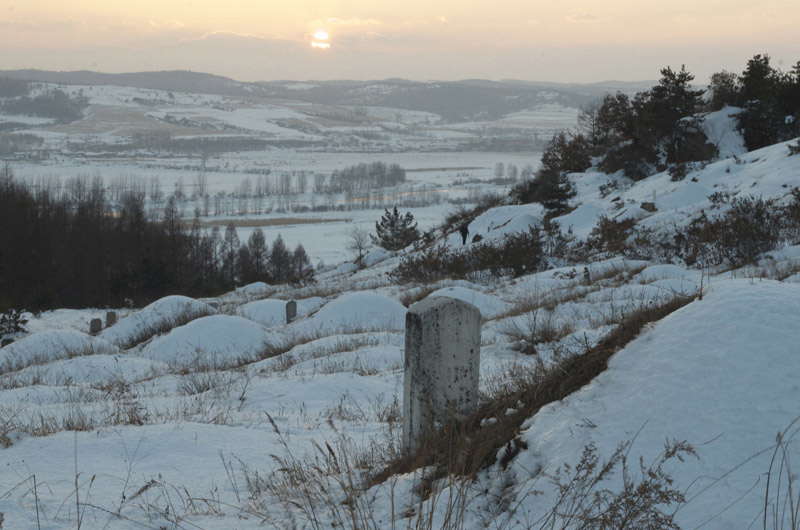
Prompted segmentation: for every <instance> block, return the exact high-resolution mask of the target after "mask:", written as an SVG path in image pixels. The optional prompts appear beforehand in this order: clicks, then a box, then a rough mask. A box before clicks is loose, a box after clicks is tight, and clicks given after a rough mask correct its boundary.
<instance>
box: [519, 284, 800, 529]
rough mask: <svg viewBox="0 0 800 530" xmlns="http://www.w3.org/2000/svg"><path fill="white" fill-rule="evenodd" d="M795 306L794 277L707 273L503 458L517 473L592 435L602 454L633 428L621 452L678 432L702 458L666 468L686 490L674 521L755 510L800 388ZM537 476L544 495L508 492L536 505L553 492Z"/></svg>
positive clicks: (574, 454) (741, 515)
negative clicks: (693, 295)
mask: <svg viewBox="0 0 800 530" xmlns="http://www.w3.org/2000/svg"><path fill="white" fill-rule="evenodd" d="M798 311H800V286H795V285H792V286H787V285H784V284H782V283H779V282H775V281H760V282H755V283H753V282H750V281H746V280H725V281H721V282H716V283H714V284H713V285H712V287H711V288H710V289H708V291H706V294H705V296H704V297H703V300H702V301H695V302H694V303H692V304H690V305H689V306H686V307H685V308H683V309H681V310H679V311H677V312H676V313H673V314H672V315H670V316H668V317H667V318H665V319H664V320H663V321H661V322H659V323H657V324H655V325H654V326H652V327H651V328H649V329H646V330H645V331H644V332H643V334H642V335H641V336H640V337H639V338H637V339H636V340H635V341H633V342H632V343H630V344H629V345H628V346H627V347H625V348H624V349H623V350H622V351H620V352H619V353H617V354H616V355H615V356H614V357H613V358H612V359H611V361H610V362H609V368H608V370H607V371H606V372H604V373H602V374H601V375H600V376H599V377H597V378H596V379H595V380H594V381H593V382H592V383H591V384H590V385H587V386H586V387H584V388H583V389H581V390H580V391H578V392H576V393H574V394H572V395H570V396H568V397H567V398H566V399H564V400H563V401H561V402H557V403H553V404H551V405H548V406H547V407H545V408H543V409H542V410H541V411H539V413H538V414H537V415H536V416H534V417H533V418H531V419H530V420H529V421H528V422H527V426H526V428H525V431H524V432H523V435H522V436H523V439H524V440H525V441H526V442H527V443H528V444H529V448H528V450H527V451H525V454H524V456H522V457H521V458H518V459H515V460H514V462H513V463H512V475H513V476H515V477H516V479H517V480H518V481H519V482H518V484H526V482H527V480H528V478H526V477H530V478H533V477H531V470H532V469H543V470H544V471H545V472H550V473H552V472H553V471H554V470H555V469H556V468H558V467H559V466H562V465H563V464H575V463H577V458H578V456H579V455H580V453H581V451H582V450H583V448H584V447H585V446H586V445H587V444H589V443H594V444H595V445H596V446H597V448H598V453H599V454H600V455H602V456H605V457H608V456H610V455H611V454H612V453H613V451H614V449H615V448H616V446H617V444H618V443H620V442H621V441H625V440H631V439H633V438H634V437H635V441H634V443H633V446H632V449H631V451H630V454H629V461H630V462H638V460H639V457H640V456H641V457H642V458H643V459H644V462H646V463H650V462H653V461H654V460H655V459H656V457H657V456H658V452H659V451H660V450H662V449H663V442H664V440H665V439H670V440H671V439H677V440H686V441H688V442H689V443H690V444H692V445H693V446H694V447H695V448H696V450H697V453H698V457H699V458H698V460H691V461H690V462H689V463H687V464H683V465H681V464H677V465H675V466H674V468H671V471H672V475H673V478H674V479H675V481H676V484H678V485H679V489H684V488H687V489H686V497H687V498H689V499H691V501H690V502H689V503H688V504H687V505H686V506H685V507H684V508H682V509H681V511H680V512H679V513H678V518H677V521H678V523H679V524H680V525H681V527H683V528H694V527H696V526H697V525H700V524H702V523H703V522H705V521H706V519H708V518H710V517H711V516H712V515H714V514H718V516H717V519H715V520H714V522H713V527H714V528H735V527H739V526H740V524H741V523H742V521H750V520H752V519H754V518H755V517H756V516H757V515H758V513H759V510H760V509H761V508H762V507H763V501H764V488H765V483H764V482H763V481H760V480H759V477H760V476H761V475H762V474H763V473H764V472H766V470H767V469H768V468H769V459H770V457H771V452H767V453H760V454H759V452H760V451H762V450H764V449H769V448H770V447H771V446H772V445H773V444H774V441H775V433H777V432H780V431H782V430H783V429H784V428H785V427H786V426H787V425H788V424H789V423H790V422H791V421H792V420H793V419H794V417H795V416H796V414H797V409H796V407H794V406H791V404H792V403H796V397H797V393H798V391H800V384H799V383H798V381H797V378H796V377H795V375H794V374H796V373H797V371H798V370H800V356H798V355H797V348H796V345H797V344H798V343H800V328H798V327H797V326H796V325H795V322H794V321H795V316H796V315H797V314H798ZM792 409H794V410H792ZM586 420H589V421H590V422H591V425H592V426H591V427H586V425H587V424H588V422H587V421H586ZM751 457H754V458H752V459H750V458H751ZM722 477H724V480H723V482H722V483H719V484H717V483H715V481H716V478H719V479H722ZM615 480H618V478H617V479H615ZM614 483H615V482H614V481H612V483H611V484H612V486H611V487H612V488H613V484H614ZM545 486H546V483H542V482H540V483H539V484H537V489H543V490H544V495H542V496H541V497H535V498H534V497H532V496H531V497H525V498H523V496H524V495H525V493H524V488H521V487H517V488H516V492H515V493H516V495H518V496H517V497H516V498H513V499H512V501H511V502H512V504H513V503H515V502H517V501H520V502H522V503H523V505H524V509H525V511H527V512H530V513H542V512H541V511H540V510H541V509H542V508H543V507H547V506H549V505H550V504H549V503H551V502H552V501H553V498H554V497H553V495H555V492H553V491H551V490H549V489H548V488H546V487H545ZM706 488H708V489H706ZM751 488H752V489H751ZM740 497H741V498H740ZM737 499H739V500H738V501H737ZM735 501H736V502H735ZM726 506H728V507H729V508H728V509H727V510H726V511H724V512H722V511H721V507H726ZM720 512H722V513H720Z"/></svg>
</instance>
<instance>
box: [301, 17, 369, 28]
mask: <svg viewBox="0 0 800 530" xmlns="http://www.w3.org/2000/svg"><path fill="white" fill-rule="evenodd" d="M311 24H312V25H314V26H320V25H322V26H324V25H328V26H351V27H352V26H355V27H358V26H379V25H381V24H383V22H382V21H380V20H377V19H374V18H336V17H325V18H321V19H317V20H312V21H311Z"/></svg>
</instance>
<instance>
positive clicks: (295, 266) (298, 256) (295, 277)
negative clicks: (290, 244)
mask: <svg viewBox="0 0 800 530" xmlns="http://www.w3.org/2000/svg"><path fill="white" fill-rule="evenodd" d="M313 276H314V269H313V268H312V267H311V260H309V259H308V254H306V249H304V248H303V245H301V244H299V243H298V244H297V247H296V248H295V249H294V253H293V254H292V277H291V281H292V283H303V282H306V281H308V280H309V279H311V277H313Z"/></svg>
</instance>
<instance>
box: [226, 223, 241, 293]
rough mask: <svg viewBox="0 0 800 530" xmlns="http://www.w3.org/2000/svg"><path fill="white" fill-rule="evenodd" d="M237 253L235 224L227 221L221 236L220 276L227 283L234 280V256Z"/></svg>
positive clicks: (237, 242)
mask: <svg viewBox="0 0 800 530" xmlns="http://www.w3.org/2000/svg"><path fill="white" fill-rule="evenodd" d="M238 253H239V236H238V235H236V226H234V224H233V223H232V222H231V223H228V226H226V227H225V237H223V238H222V276H223V279H224V281H225V283H226V284H227V285H233V284H234V283H235V282H236V257H237V254H238Z"/></svg>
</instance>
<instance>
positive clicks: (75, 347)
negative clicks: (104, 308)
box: [0, 329, 120, 372]
mask: <svg viewBox="0 0 800 530" xmlns="http://www.w3.org/2000/svg"><path fill="white" fill-rule="evenodd" d="M119 352H120V350H119V348H118V347H117V346H115V345H114V344H112V343H110V342H108V341H106V340H104V339H102V338H98V337H92V336H90V335H87V334H85V333H81V332H80V331H75V330H71V329H63V330H50V331H41V332H39V333H34V334H32V335H28V336H27V337H25V338H23V339H20V340H18V341H17V342H14V343H12V344H9V345H8V346H6V347H5V348H3V349H0V372H10V371H15V370H20V369H22V368H25V367H26V366H31V365H33V364H41V363H46V362H50V361H55V360H58V359H70V358H72V357H80V356H83V355H96V354H108V355H113V354H116V353H119Z"/></svg>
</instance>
